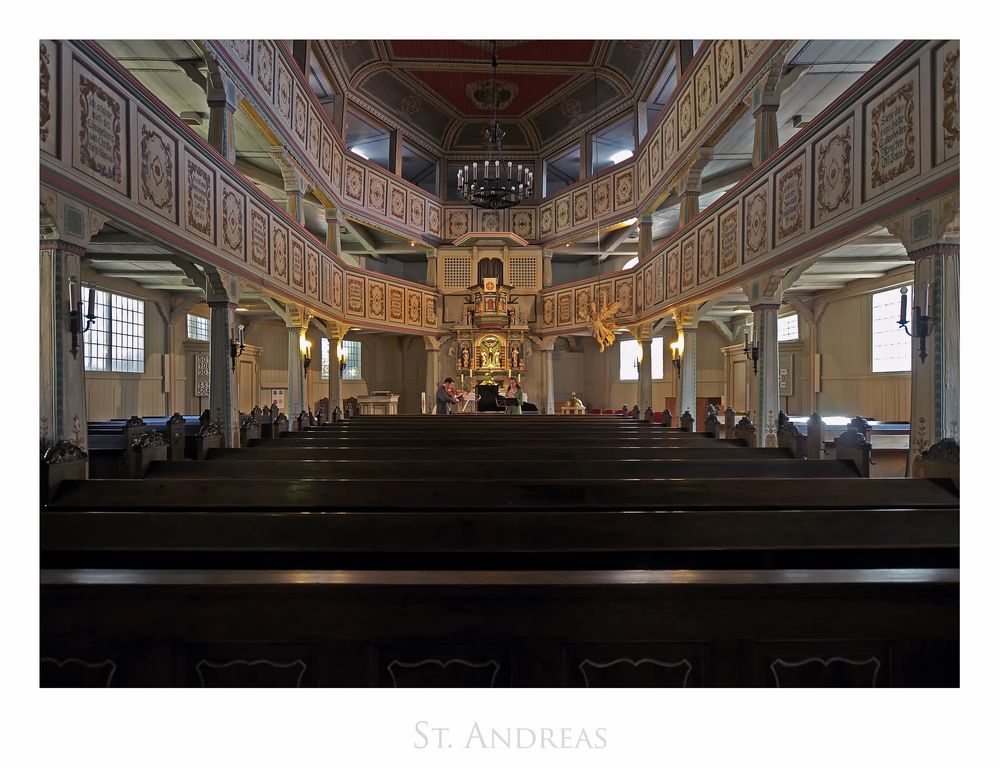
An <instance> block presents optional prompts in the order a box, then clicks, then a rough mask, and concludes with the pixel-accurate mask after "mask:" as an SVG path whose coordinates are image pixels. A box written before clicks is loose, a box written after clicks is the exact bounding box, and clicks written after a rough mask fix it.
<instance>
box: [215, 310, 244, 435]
mask: <svg viewBox="0 0 1000 768" xmlns="http://www.w3.org/2000/svg"><path fill="white" fill-rule="evenodd" d="M208 306H209V308H210V309H211V311H212V320H211V331H210V335H209V340H210V351H209V354H210V357H211V363H210V365H211V373H210V374H209V393H208V410H209V412H210V413H211V415H212V421H214V422H217V423H218V424H219V426H220V427H221V428H222V435H223V438H224V439H225V442H226V447H227V448H239V446H240V420H239V392H238V389H237V383H236V373H235V372H234V371H233V359H232V354H231V349H232V347H231V345H232V343H233V341H235V338H234V323H235V320H236V316H235V313H234V310H235V309H236V302H235V301H230V300H229V299H220V300H213V299H209V301H208Z"/></svg>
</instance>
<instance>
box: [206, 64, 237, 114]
mask: <svg viewBox="0 0 1000 768" xmlns="http://www.w3.org/2000/svg"><path fill="white" fill-rule="evenodd" d="M205 63H206V64H207V65H208V76H207V77H206V78H205V98H206V100H207V101H208V105H209V106H210V107H216V106H219V107H221V106H224V107H226V108H227V109H230V110H232V111H235V110H236V107H237V106H238V105H239V102H240V99H241V98H242V94H241V93H240V91H239V89H238V88H237V87H236V82H235V81H234V80H233V79H232V78H231V77H230V76H229V73H228V72H226V71H225V69H223V67H222V65H221V64H220V63H219V60H218V59H217V58H216V57H215V54H213V53H211V52H210V51H206V52H205Z"/></svg>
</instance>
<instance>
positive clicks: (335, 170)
mask: <svg viewBox="0 0 1000 768" xmlns="http://www.w3.org/2000/svg"><path fill="white" fill-rule="evenodd" d="M343 169H344V153H343V151H342V150H341V149H340V144H338V143H337V142H336V141H335V142H333V167H332V168H331V169H330V183H331V184H333V191H334V192H336V193H337V194H338V195H342V194H344V190H343V188H342V187H341V181H343Z"/></svg>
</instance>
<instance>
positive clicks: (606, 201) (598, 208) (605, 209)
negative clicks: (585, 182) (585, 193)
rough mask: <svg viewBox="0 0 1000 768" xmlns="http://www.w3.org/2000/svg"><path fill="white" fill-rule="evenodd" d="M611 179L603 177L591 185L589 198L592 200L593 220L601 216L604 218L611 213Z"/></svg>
mask: <svg viewBox="0 0 1000 768" xmlns="http://www.w3.org/2000/svg"><path fill="white" fill-rule="evenodd" d="M611 181H612V179H611V177H610V176H603V177H602V178H600V179H598V180H597V181H595V182H594V183H593V184H591V187H590V188H591V190H592V192H591V196H592V198H593V200H592V204H593V210H594V218H595V219H597V218H600V217H601V216H606V215H607V214H609V213H611V209H612V207H613V206H612V201H613V200H614V198H613V197H612V189H611Z"/></svg>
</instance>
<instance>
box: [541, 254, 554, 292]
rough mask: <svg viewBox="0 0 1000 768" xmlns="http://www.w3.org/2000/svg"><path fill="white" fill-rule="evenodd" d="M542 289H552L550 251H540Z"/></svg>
mask: <svg viewBox="0 0 1000 768" xmlns="http://www.w3.org/2000/svg"><path fill="white" fill-rule="evenodd" d="M542 287H543V288H551V287H552V249H551V248H546V249H545V250H543V251H542Z"/></svg>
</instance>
